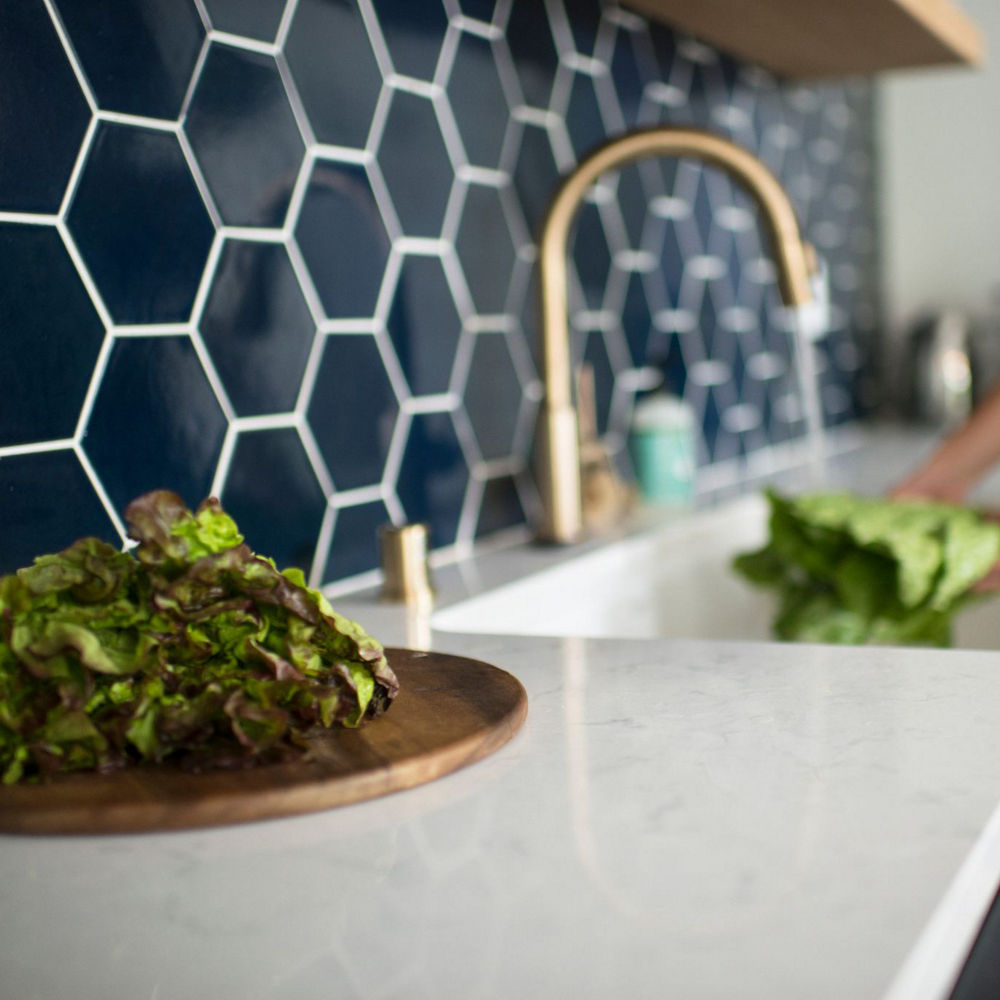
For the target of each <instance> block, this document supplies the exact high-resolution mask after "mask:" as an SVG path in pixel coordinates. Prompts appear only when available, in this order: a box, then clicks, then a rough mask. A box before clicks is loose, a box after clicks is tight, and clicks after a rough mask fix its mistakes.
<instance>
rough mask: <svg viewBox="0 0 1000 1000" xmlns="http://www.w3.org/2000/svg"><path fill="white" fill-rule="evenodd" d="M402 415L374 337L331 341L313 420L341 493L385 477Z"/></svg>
mask: <svg viewBox="0 0 1000 1000" xmlns="http://www.w3.org/2000/svg"><path fill="white" fill-rule="evenodd" d="M398 413H399V403H398V402H397V400H396V396H395V393H394V392H393V390H392V384H391V383H390V381H389V376H388V374H387V373H386V370H385V365H384V364H383V363H382V358H381V355H380V354H379V350H378V346H377V345H376V343H375V338H374V337H372V336H371V335H369V334H361V335H357V336H355V335H350V334H348V335H333V336H330V337H327V340H326V344H325V345H324V348H323V357H322V359H321V361H320V366H319V371H318V373H317V375H316V386H315V388H314V389H313V394H312V402H311V403H310V405H309V411H308V419H309V426H310V428H311V429H312V432H313V436H314V437H315V438H316V443H317V444H318V445H319V449H320V451H321V452H322V455H323V460H324V461H325V462H326V466H327V468H328V469H329V470H330V475H331V476H333V482H334V486H336V488H337V489H338V490H350V489H354V488H355V487H358V486H371V485H373V484H375V483H378V482H379V481H380V480H381V479H382V473H383V471H384V469H385V460H386V457H387V456H388V454H389V443H390V441H391V440H392V434H393V431H394V430H395V426H396V416H397V414H398Z"/></svg>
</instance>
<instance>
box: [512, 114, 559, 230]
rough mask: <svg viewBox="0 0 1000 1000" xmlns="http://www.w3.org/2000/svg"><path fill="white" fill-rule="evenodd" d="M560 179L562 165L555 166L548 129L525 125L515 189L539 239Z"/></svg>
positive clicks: (529, 225)
mask: <svg viewBox="0 0 1000 1000" xmlns="http://www.w3.org/2000/svg"><path fill="white" fill-rule="evenodd" d="M558 183H559V168H558V166H556V159H555V155H554V154H553V152H552V143H551V141H550V139H549V133H548V130H547V129H544V128H541V127H540V126H537V125H528V126H525V129H524V132H523V134H522V136H521V148H520V152H519V154H518V158H517V165H516V166H515V168H514V189H515V190H516V191H517V196H518V198H519V199H520V202H521V208H522V210H523V211H524V215H525V219H526V220H527V223H528V228H529V229H530V231H531V233H532V234H533V235H534V236H535V238H536V239H537V238H538V235H539V234H538V229H539V226H540V225H541V223H542V219H543V217H544V216H545V211H546V209H547V208H548V205H549V200H550V198H551V197H552V192H553V191H555V189H556V186H557V185H558Z"/></svg>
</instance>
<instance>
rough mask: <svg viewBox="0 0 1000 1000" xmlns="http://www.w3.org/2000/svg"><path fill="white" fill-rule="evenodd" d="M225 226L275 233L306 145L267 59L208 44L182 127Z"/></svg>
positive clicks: (268, 57)
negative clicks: (270, 229)
mask: <svg viewBox="0 0 1000 1000" xmlns="http://www.w3.org/2000/svg"><path fill="white" fill-rule="evenodd" d="M184 129H185V131H186V132H187V135H188V138H189V139H190V141H191V147H192V149H193V150H194V154H195V157H196V158H197V160H198V164H199V166H200V167H201V170H202V173H203V174H204V175H205V180H206V181H207V182H208V186H209V189H210V190H211V192H212V197H213V199H214V200H215V203H216V205H217V206H218V208H219V212H220V214H221V215H222V221H223V222H225V223H226V224H228V225H231V226H281V225H282V223H283V222H284V219H285V211H286V209H287V208H288V201H289V199H290V198H291V194H292V188H293V187H294V186H295V180H296V177H297V175H298V170H299V164H300V163H301V162H302V155H303V153H304V152H305V146H304V145H303V142H302V136H301V135H300V134H299V130H298V126H297V125H296V124H295V116H294V115H293V114H292V109H291V107H290V105H289V103H288V97H287V95H286V94H285V88H284V85H283V84H282V82H281V77H280V76H279V75H278V67H277V66H276V64H275V62H274V58H273V57H272V56H268V55H262V54H261V53H259V52H246V51H244V50H242V49H236V48H232V47H230V46H228V45H219V44H217V43H214V44H213V45H212V46H211V48H210V49H209V51H208V58H207V59H206V60H205V66H204V68H203V69H202V71H201V76H200V77H199V79H198V86H197V87H196V88H195V92H194V97H193V98H192V100H191V107H190V108H189V109H188V114H187V120H186V122H185V125H184Z"/></svg>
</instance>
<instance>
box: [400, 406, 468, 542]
mask: <svg viewBox="0 0 1000 1000" xmlns="http://www.w3.org/2000/svg"><path fill="white" fill-rule="evenodd" d="M468 484H469V467H468V466H467V465H466V464H465V457H464V456H463V454H462V449H461V446H460V445H459V443H458V436H457V434H456V433H455V425H454V424H453V423H452V420H451V416H450V415H449V414H447V413H422V414H418V415H417V416H415V417H413V418H412V421H411V423H410V433H409V436H408V438H407V442H406V451H405V452H404V454H403V462H402V465H401V466H400V469H399V479H398V480H397V483H396V493H397V495H398V496H399V499H400V501H401V502H402V504H403V508H404V510H405V511H406V519H407V520H408V521H421V522H425V523H426V524H428V525H429V526H430V543H431V546H432V547H433V548H441V547H443V546H445V545H451V544H452V543H453V542H454V541H455V538H456V536H457V534H458V522H459V518H460V517H461V514H462V504H463V503H464V501H465V491H466V487H467V486H468Z"/></svg>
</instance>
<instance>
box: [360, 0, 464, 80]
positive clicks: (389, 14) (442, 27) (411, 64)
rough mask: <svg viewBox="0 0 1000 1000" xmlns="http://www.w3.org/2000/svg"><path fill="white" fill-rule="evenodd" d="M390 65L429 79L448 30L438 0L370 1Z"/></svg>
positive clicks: (400, 70) (398, 71)
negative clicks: (417, 0)
mask: <svg viewBox="0 0 1000 1000" xmlns="http://www.w3.org/2000/svg"><path fill="white" fill-rule="evenodd" d="M372 6H373V7H374V8H375V13H376V15H377V16H378V20H379V27H380V28H381V29H382V36H383V38H385V44H386V45H387V46H388V47H389V55H390V57H391V59H392V68H393V69H394V70H395V71H396V72H397V73H400V74H402V75H403V76H413V77H417V78H418V79H420V80H431V79H433V77H434V70H435V67H436V66H437V61H438V56H439V55H440V53H441V43H442V42H443V41H444V35H445V32H446V31H447V30H448V15H447V14H446V13H445V9H444V7H443V6H442V4H441V0H422V2H421V3H419V4H415V3H413V2H412V0H372Z"/></svg>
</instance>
